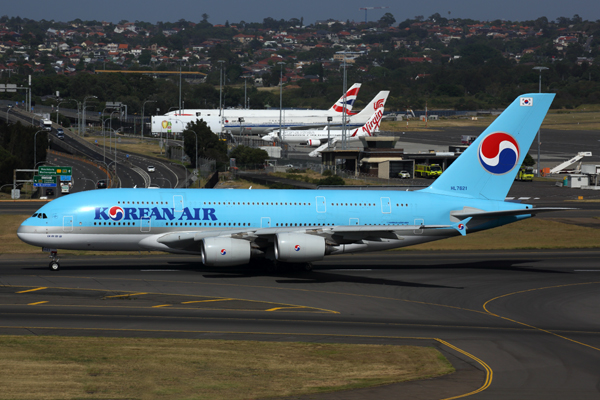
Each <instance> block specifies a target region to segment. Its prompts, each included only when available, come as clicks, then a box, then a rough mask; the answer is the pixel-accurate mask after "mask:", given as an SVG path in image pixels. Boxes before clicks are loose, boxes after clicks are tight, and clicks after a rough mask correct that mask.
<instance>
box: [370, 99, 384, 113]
mask: <svg viewBox="0 0 600 400" xmlns="http://www.w3.org/2000/svg"><path fill="white" fill-rule="evenodd" d="M383 103H385V99H379V100H377V103H375V105H374V106H373V108H374V109H375V110H377V109H378V108H381V107H383Z"/></svg>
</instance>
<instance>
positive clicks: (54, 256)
mask: <svg viewBox="0 0 600 400" xmlns="http://www.w3.org/2000/svg"><path fill="white" fill-rule="evenodd" d="M50 258H51V259H52V261H50V264H49V265H48V267H49V268H50V271H58V270H59V269H60V264H59V263H58V260H59V258H58V252H56V251H51V252H50Z"/></svg>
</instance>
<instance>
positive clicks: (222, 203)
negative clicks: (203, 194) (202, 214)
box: [204, 201, 311, 206]
mask: <svg viewBox="0 0 600 400" xmlns="http://www.w3.org/2000/svg"><path fill="white" fill-rule="evenodd" d="M207 204H208V205H209V206H210V205H213V206H217V205H219V206H221V205H223V206H235V205H238V206H269V205H270V206H288V205H289V206H310V205H311V203H302V202H295V203H292V202H291V201H290V202H289V203H287V202H268V201H256V202H254V201H253V202H249V201H248V202H245V201H242V202H239V201H238V202H235V201H227V202H225V201H209V202H208V203H207V202H206V201H205V202H204V205H207Z"/></svg>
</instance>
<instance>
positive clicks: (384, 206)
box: [381, 197, 392, 214]
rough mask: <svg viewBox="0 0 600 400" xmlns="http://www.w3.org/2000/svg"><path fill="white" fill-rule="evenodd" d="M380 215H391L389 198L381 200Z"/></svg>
mask: <svg viewBox="0 0 600 400" xmlns="http://www.w3.org/2000/svg"><path fill="white" fill-rule="evenodd" d="M381 213H382V214H391V213H392V203H391V202H390V198H389V197H382V198H381Z"/></svg>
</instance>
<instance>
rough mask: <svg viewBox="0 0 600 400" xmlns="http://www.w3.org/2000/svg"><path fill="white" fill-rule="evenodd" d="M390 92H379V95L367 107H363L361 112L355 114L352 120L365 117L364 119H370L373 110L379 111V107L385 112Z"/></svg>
mask: <svg viewBox="0 0 600 400" xmlns="http://www.w3.org/2000/svg"><path fill="white" fill-rule="evenodd" d="M389 94H390V91H389V90H383V91H381V92H379V93H377V96H375V97H374V98H373V100H371V102H370V103H369V104H367V106H366V107H365V108H363V109H362V110H361V111H360V112H359V113H356V114H355V116H354V117H353V118H352V122H355V120H356V119H359V120H361V119H362V118H364V119H362V121H366V120H368V119H369V118H370V117H371V115H372V114H373V112H374V111H377V109H378V108H381V111H382V112H383V107H384V106H385V101H386V100H387V98H388V95H389Z"/></svg>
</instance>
